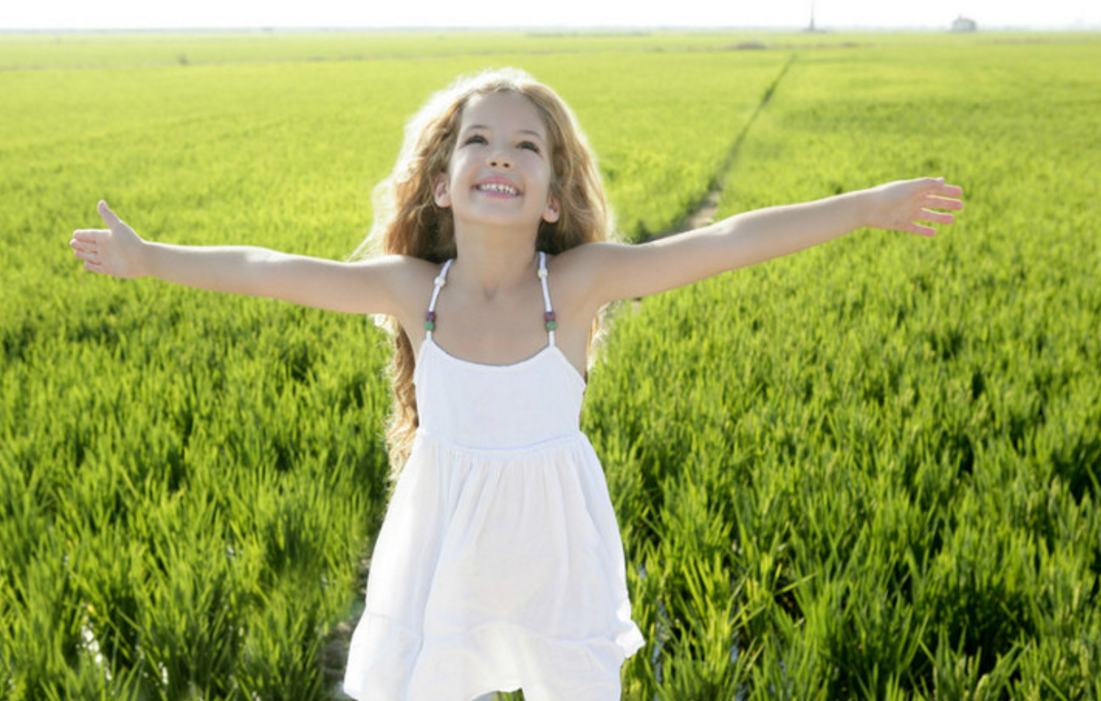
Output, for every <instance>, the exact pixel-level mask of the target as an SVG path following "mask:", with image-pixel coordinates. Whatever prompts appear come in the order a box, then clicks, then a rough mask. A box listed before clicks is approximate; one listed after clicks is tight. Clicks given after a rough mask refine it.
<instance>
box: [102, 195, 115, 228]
mask: <svg viewBox="0 0 1101 701" xmlns="http://www.w3.org/2000/svg"><path fill="white" fill-rule="evenodd" d="M98 209H99V216H100V217H102V218H103V222H104V223H105V224H107V226H112V227H113V226H115V225H116V224H118V223H119V218H118V217H117V216H116V215H115V213H114V212H112V211H111V209H110V208H109V207H108V206H107V203H106V202H105V201H104V200H100V201H99V207H98Z"/></svg>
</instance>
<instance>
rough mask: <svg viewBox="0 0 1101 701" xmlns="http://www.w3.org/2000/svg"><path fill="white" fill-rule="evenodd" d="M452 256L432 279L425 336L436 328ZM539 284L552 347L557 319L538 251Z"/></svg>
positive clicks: (542, 254) (544, 263) (542, 255)
mask: <svg viewBox="0 0 1101 701" xmlns="http://www.w3.org/2000/svg"><path fill="white" fill-rule="evenodd" d="M453 262H455V259H454V258H448V259H447V261H445V262H444V264H443V268H442V269H441V270H440V274H439V275H437V276H436V279H435V280H433V281H432V299H431V301H429V302H428V311H426V312H425V313H424V330H425V336H426V337H427V338H432V332H433V331H435V330H436V300H438V299H439V297H440V288H442V287H443V286H444V285H446V284H447V271H448V270H450V269H451V264H452V263H453ZM539 284H540V286H541V287H542V288H543V309H544V311H543V323H544V325H545V326H546V329H547V345H549V346H551V347H552V348H553V347H554V329H555V328H556V327H557V326H558V321H557V320H556V319H555V316H554V308H553V307H552V306H551V300H550V291H549V290H548V289H547V254H546V253H545V252H543V251H539Z"/></svg>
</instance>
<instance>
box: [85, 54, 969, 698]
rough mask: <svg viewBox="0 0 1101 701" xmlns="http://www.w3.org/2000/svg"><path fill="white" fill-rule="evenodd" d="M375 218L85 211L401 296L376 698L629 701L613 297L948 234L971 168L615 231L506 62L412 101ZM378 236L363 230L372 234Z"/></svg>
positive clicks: (639, 641) (366, 687)
mask: <svg viewBox="0 0 1101 701" xmlns="http://www.w3.org/2000/svg"><path fill="white" fill-rule="evenodd" d="M379 194H380V197H379V198H378V199H379V202H378V215H377V219H376V223H375V227H374V231H373V232H372V237H371V238H369V239H368V240H369V241H370V240H376V239H378V240H381V249H382V250H381V253H382V254H384V255H377V256H373V257H369V258H367V259H366V260H360V261H356V262H334V261H327V260H318V259H313V258H307V257H303V256H294V255H287V254H283V253H277V252H274V251H270V250H266V249H261V248H252V247H184V246H172V245H165V244H157V243H150V242H146V241H144V240H142V239H141V238H139V237H138V235H137V234H135V233H134V231H133V230H132V229H131V228H130V227H128V226H127V225H126V224H124V223H123V222H122V221H120V220H119V218H118V217H117V216H115V214H114V213H112V212H111V211H110V210H109V209H108V208H107V205H106V203H104V202H100V204H99V212H100V214H101V215H102V217H103V220H104V221H105V222H106V224H107V225H108V227H109V228H108V229H106V230H80V231H76V232H74V234H73V240H72V241H71V244H70V245H71V246H72V248H73V251H74V252H75V254H76V255H77V257H79V258H80V259H82V260H83V261H84V265H85V267H87V268H88V269H89V270H92V271H94V272H98V273H105V274H109V275H115V276H118V277H139V276H155V277H159V278H162V279H164V280H169V281H172V282H177V283H182V284H185V285H191V286H194V287H200V288H204V289H210V290H218V291H223V292H236V293H242V294H249V295H261V296H267V297H274V298H278V299H283V300H287V301H290V302H296V303H298V304H305V305H310V306H314V307H321V308H325V309H332V310H336V311H342V312H351V313H356V314H382V315H386V316H387V317H389V318H390V319H392V320H393V322H394V323H393V326H392V330H393V336H394V342H395V346H396V351H395V355H394V360H393V366H392V370H393V382H394V393H395V408H394V413H393V416H392V418H391V425H390V430H389V437H390V440H391V447H392V451H391V453H392V458H393V465H394V472H393V475H392V476H393V478H394V480H395V488H394V492H393V495H392V497H391V500H390V504H389V506H388V510H387V514H386V518H385V521H384V524H383V526H382V530H381V531H380V533H379V536H378V540H377V542H376V545H375V550H374V555H373V558H372V567H371V572H370V578H369V583H368V587H367V603H366V610H365V612H364V614H363V617H362V619H361V620H360V622H359V624H358V626H357V628H356V630H355V633H354V635H353V638H352V643H351V650H350V655H349V659H348V667H347V673H346V676H345V681H344V688H345V690H346V691H347V693H348V694H350V695H351V696H352V697H354V698H356V699H363V700H365V701H472V699H475V697H479V696H480V695H484V694H488V693H490V692H493V691H512V690H516V689H519V688H523V691H524V696H525V698H526V699H528V701H617V700H618V699H619V698H620V691H621V690H620V667H621V665H622V663H623V661H624V660H625V659H626V658H627V657H629V656H631V655H632V654H634V653H635V652H636V651H637V650H638V649H639V648H640V647H641V646H642V645H643V642H644V641H643V637H642V635H641V633H640V631H639V629H638V627H637V626H636V625H635V624H634V622H633V621H632V620H631V604H630V601H629V599H628V594H627V588H626V570H625V564H624V557H623V546H622V542H621V540H620V536H619V529H618V526H617V523H616V518H615V514H614V512H613V510H612V506H611V500H610V499H609V496H608V492H607V487H606V483H605V481H604V475H603V472H602V469H601V466H600V464H599V463H598V461H597V457H596V454H595V453H594V452H593V449H592V447H591V446H590V444H589V442H588V440H587V439H586V437H585V436H584V435H583V434H582V433H580V432H579V430H578V423H579V414H580V411H581V402H582V397H583V395H584V392H585V387H586V368H587V364H588V360H589V354H590V350H591V341H592V338H593V332H594V330H595V325H594V320H595V319H596V318H597V315H598V312H599V311H600V309H601V308H602V307H604V305H606V304H608V303H609V302H611V301H613V300H617V299H623V298H638V297H644V296H646V295H650V294H654V293H656V292H662V291H664V290H670V289H673V288H676V287H680V286H682V285H687V284H689V283H692V282H694V281H696V280H700V279H702V278H705V277H707V276H710V275H715V274H717V273H720V272H723V271H727V270H733V269H735V268H740V267H742V266H745V265H750V264H752V263H757V262H760V261H764V260H768V259H770V258H775V257H777V256H781V255H785V254H788V253H793V252H795V251H798V250H801V249H803V248H807V247H808V246H812V245H815V244H818V243H822V242H824V241H828V240H830V239H833V238H836V237H838V236H841V235H843V234H845V233H847V232H850V231H853V230H854V229H858V228H861V227H878V228H882V229H892V230H899V231H905V232H910V233H913V234H918V235H923V236H932V235H933V234H934V233H935V232H934V229H933V228H931V227H929V226H926V225H922V224H918V223H917V222H916V220H921V221H925V222H930V223H936V224H948V223H950V222H952V221H953V215H952V214H950V213H946V212H936V211H932V210H933V209H950V210H958V209H960V208H961V206H962V203H961V201H960V199H958V198H959V197H960V196H961V194H962V192H961V190H960V188H958V187H955V186H952V185H946V184H945V183H944V180H943V179H932V178H924V179H918V180H909V181H901V182H895V183H889V184H887V185H882V186H879V187H876V188H873V189H870V190H863V191H859V192H852V193H848V194H844V195H839V196H836V197H830V198H827V199H823V200H818V201H816V202H811V203H807V204H799V205H792V206H785V207H774V208H768V209H763V210H759V211H756V212H750V213H747V214H741V215H738V216H735V217H731V218H729V219H726V220H724V221H721V222H718V223H716V224H713V225H711V226H707V227H705V228H702V229H699V230H696V231H691V232H688V233H685V234H679V235H676V236H670V237H668V238H665V239H662V240H658V241H653V242H650V243H646V244H643V245H635V246H629V245H621V244H617V243H611V242H608V241H607V239H608V236H609V234H610V229H611V218H610V214H609V211H608V209H607V207H606V205H605V201H604V194H603V191H602V187H601V183H600V177H599V174H598V171H597V168H596V165H595V163H594V161H593V158H592V156H591V154H590V152H589V149H588V146H587V144H586V142H585V139H584V137H583V136H582V134H581V132H580V131H579V129H578V127H577V125H576V123H575V121H574V118H573V115H572V114H571V112H570V111H569V109H568V108H567V107H566V105H565V104H564V103H563V102H562V100H561V99H560V98H559V97H558V96H557V95H556V94H555V93H554V92H553V91H551V90H550V89H549V88H547V87H546V86H544V85H541V84H539V83H537V82H535V81H534V80H533V79H531V78H530V77H529V76H527V75H526V74H523V73H521V72H518V71H513V70H506V71H497V72H491V73H485V74H482V75H479V76H476V77H473V78H468V79H462V80H459V81H458V82H456V83H455V84H454V85H452V86H451V87H450V88H449V89H448V90H445V91H443V92H441V93H439V94H437V95H436V96H435V97H434V98H433V99H432V100H430V101H429V103H428V104H427V105H426V106H425V107H424V108H423V109H422V110H421V112H420V113H419V114H418V115H417V116H416V117H415V118H414V119H413V120H412V121H411V122H410V124H409V126H408V128H407V132H406V140H405V145H404V148H403V150H402V153H401V156H400V158H399V160H398V163H397V166H396V167H395V169H394V172H393V173H392V174H391V176H390V177H389V178H388V179H387V180H386V181H385V182H384V183H382V185H380V189H379ZM362 248H363V247H361V249H362Z"/></svg>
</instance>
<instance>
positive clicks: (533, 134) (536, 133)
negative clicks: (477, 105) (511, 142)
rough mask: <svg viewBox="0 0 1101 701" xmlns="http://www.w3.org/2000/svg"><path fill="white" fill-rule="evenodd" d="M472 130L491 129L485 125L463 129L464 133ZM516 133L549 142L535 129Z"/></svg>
mask: <svg viewBox="0 0 1101 701" xmlns="http://www.w3.org/2000/svg"><path fill="white" fill-rule="evenodd" d="M471 129H489V127H487V126H486V125H485V124H468V125H467V126H466V128H464V129H463V131H470V130H471ZM516 133H518V134H531V135H532V136H534V137H535V138H537V139H539V140H540V141H546V140H547V137H545V136H543V135H542V134H540V133H539V132H537V131H535V130H534V129H517V130H516Z"/></svg>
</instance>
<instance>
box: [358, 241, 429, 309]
mask: <svg viewBox="0 0 1101 701" xmlns="http://www.w3.org/2000/svg"><path fill="white" fill-rule="evenodd" d="M355 265H357V266H360V267H362V268H371V269H372V271H373V272H374V273H376V275H377V276H378V278H380V279H381V281H382V282H383V285H384V286H385V287H386V288H387V290H388V292H389V295H388V296H389V298H390V299H391V300H392V303H391V308H390V309H389V310H387V312H388V313H391V314H393V315H395V316H397V317H399V319H400V320H402V321H403V322H404V321H405V318H406V317H408V316H409V315H410V314H412V313H414V312H415V311H416V310H419V309H420V307H421V306H422V305H421V302H422V300H421V297H424V296H425V295H428V294H431V291H432V280H433V279H434V278H435V277H436V274H437V272H438V271H439V265H438V264H436V263H433V262H431V261H427V260H424V259H423V258H416V257H413V256H401V255H384V256H377V257H373V258H367V259H364V260H362V261H357V262H356V263H355Z"/></svg>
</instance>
